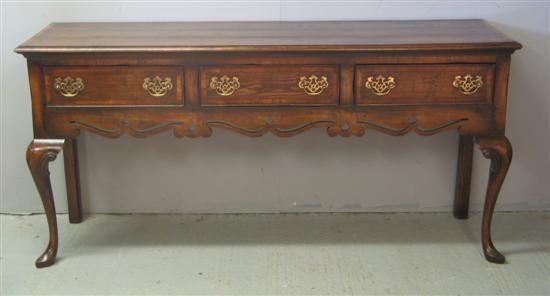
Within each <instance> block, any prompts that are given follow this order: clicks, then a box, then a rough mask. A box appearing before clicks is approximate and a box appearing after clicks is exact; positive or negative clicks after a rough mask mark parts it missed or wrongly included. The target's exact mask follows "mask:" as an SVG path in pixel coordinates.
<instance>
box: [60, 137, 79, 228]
mask: <svg viewBox="0 0 550 296" xmlns="http://www.w3.org/2000/svg"><path fill="white" fill-rule="evenodd" d="M63 159H64V162H65V182H66V185H67V206H68V209H69V222H71V223H80V222H82V200H81V195H80V174H79V168H78V149H77V143H76V139H67V140H65V145H64V146H63Z"/></svg>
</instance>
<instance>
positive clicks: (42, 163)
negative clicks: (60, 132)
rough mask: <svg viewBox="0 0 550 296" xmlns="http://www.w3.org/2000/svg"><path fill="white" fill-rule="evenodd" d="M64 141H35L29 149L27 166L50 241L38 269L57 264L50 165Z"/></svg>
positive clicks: (55, 220) (38, 263)
mask: <svg viewBox="0 0 550 296" xmlns="http://www.w3.org/2000/svg"><path fill="white" fill-rule="evenodd" d="M63 143H64V140H49V139H48V140H39V139H36V140H33V141H32V142H31V143H30V144H29V147H28V148H27V164H28V166H29V170H30V171H31V174H32V177H33V180H34V183H35V184H36V188H37V190H38V193H39V194H40V198H41V200H42V204H43V205H44V212H45V214H46V218H47V220H48V228H49V241H48V246H47V247H46V250H45V251H44V252H43V253H42V255H40V257H38V259H37V260H36V267H46V266H50V265H52V264H53V263H54V262H55V257H56V255H57V246H58V235H57V219H56V217H55V205H54V201H53V193H52V186H51V182H50V171H49V169H48V166H49V163H50V162H51V161H53V160H55V159H56V158H57V154H59V152H60V151H61V150H62V149H63Z"/></svg>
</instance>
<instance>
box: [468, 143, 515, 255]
mask: <svg viewBox="0 0 550 296" xmlns="http://www.w3.org/2000/svg"><path fill="white" fill-rule="evenodd" d="M476 141H477V144H478V145H479V149H481V152H483V156H484V157H485V158H487V159H490V160H491V169H490V173H489V184H488V185H487V194H486V196H485V205H484V206H483V222H482V227H481V230H482V231H481V242H482V244H483V253H484V254H485V258H487V260H489V261H490V262H494V263H503V262H504V261H505V257H504V256H503V255H502V254H501V253H500V252H499V251H498V250H497V249H496V248H495V246H494V245H493V241H492V240H491V221H492V219H493V211H494V209H495V204H496V202H497V197H498V193H499V192H500V188H501V187H502V183H503V182H504V178H505V177H506V173H507V172H508V168H509V167H510V162H511V161H512V145H511V144H510V141H508V139H507V138H506V137H505V136H499V137H478V138H476Z"/></svg>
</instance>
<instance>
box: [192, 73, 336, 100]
mask: <svg viewBox="0 0 550 296" xmlns="http://www.w3.org/2000/svg"><path fill="white" fill-rule="evenodd" d="M339 85H340V81H339V67H338V66H337V65H303V66H300V65H298V66H286V65H261V66H260V65H257V66H256V65H247V66H233V65H231V66H204V67H201V68H200V96H201V104H202V105H203V106H224V105H242V106H246V105H252V106H253V105H337V104H338V90H339Z"/></svg>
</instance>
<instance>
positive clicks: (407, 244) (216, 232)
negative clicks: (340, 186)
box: [0, 212, 550, 295]
mask: <svg viewBox="0 0 550 296" xmlns="http://www.w3.org/2000/svg"><path fill="white" fill-rule="evenodd" d="M549 216H550V215H549V213H548V212H532V213H496V214H495V219H494V222H493V223H494V224H493V225H494V235H493V237H494V241H495V244H496V245H497V247H498V248H499V249H500V250H501V251H502V252H503V253H504V254H505V255H506V256H507V259H508V262H507V264H504V265H496V264H490V263H488V262H486V261H485V260H484V258H483V255H482V253H481V247H480V240H479V237H480V227H479V225H480V219H481V215H480V214H474V215H473V216H472V217H471V218H470V219H469V220H466V221H461V220H456V219H454V218H452V215H451V214H283V215H93V216H90V217H87V219H86V220H85V221H84V222H83V223H82V224H76V225H74V224H73V225H71V224H69V223H68V222H67V220H68V218H67V216H66V215H60V216H59V217H58V218H59V222H60V235H61V244H60V250H59V251H60V252H59V259H58V262H57V263H56V264H55V265H54V266H52V267H49V268H45V269H35V268H34V259H35V258H36V256H37V255H39V253H40V252H41V251H42V248H43V247H44V246H45V240H46V238H47V232H46V228H47V227H46V223H45V217H44V216H43V215H33V216H12V215H3V216H0V218H1V224H2V225H1V226H2V235H1V239H2V242H1V247H2V249H1V258H0V260H1V261H0V264H1V270H0V272H1V289H0V294H3V295H4V294H72V295H76V294H95V295H98V294H202V295H205V294H211V295H212V294H235V295H251V294H256V295H258V294H302V295H303V294H356V295H357V294H522V295H524V294H539V295H540V294H550V284H549V283H550V245H549V242H550V227H549V226H550V224H549V220H550V217H549Z"/></svg>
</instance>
